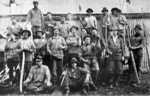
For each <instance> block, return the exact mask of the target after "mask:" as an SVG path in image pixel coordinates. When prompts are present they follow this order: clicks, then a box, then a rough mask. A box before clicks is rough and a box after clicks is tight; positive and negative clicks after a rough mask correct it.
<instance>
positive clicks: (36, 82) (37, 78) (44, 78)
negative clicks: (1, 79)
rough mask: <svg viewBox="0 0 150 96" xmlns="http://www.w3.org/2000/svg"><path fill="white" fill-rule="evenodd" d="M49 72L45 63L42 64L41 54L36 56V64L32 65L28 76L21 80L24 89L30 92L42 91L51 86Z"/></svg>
mask: <svg viewBox="0 0 150 96" xmlns="http://www.w3.org/2000/svg"><path fill="white" fill-rule="evenodd" d="M50 80H51V74H50V70H49V68H48V67H47V66H46V65H43V58H42V56H41V55H38V56H37V57H36V65H34V66H32V67H31V69H30V73H29V75H28V78H27V79H26V80H25V81H24V82H23V85H24V89H25V90H27V91H31V92H42V91H45V89H46V88H48V87H51V86H52V83H51V81H50Z"/></svg>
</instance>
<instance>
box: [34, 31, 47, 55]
mask: <svg viewBox="0 0 150 96" xmlns="http://www.w3.org/2000/svg"><path fill="white" fill-rule="evenodd" d="M36 34H37V38H36V39H34V44H35V47H36V53H38V51H39V49H40V48H42V47H43V46H44V45H45V44H46V43H47V40H46V39H45V38H44V37H43V35H44V32H43V31H42V30H41V29H39V30H37V31H36Z"/></svg>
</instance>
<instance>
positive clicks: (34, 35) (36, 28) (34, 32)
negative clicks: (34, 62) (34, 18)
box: [31, 26, 41, 38]
mask: <svg viewBox="0 0 150 96" xmlns="http://www.w3.org/2000/svg"><path fill="white" fill-rule="evenodd" d="M40 28H41V27H40V26H32V28H31V30H32V34H33V38H36V31H37V30H39V29H40Z"/></svg>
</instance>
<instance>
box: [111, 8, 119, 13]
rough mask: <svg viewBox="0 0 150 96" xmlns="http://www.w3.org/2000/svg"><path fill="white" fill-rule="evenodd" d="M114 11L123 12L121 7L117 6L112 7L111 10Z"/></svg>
mask: <svg viewBox="0 0 150 96" xmlns="http://www.w3.org/2000/svg"><path fill="white" fill-rule="evenodd" d="M113 11H117V12H119V13H121V10H120V9H119V8H116V7H115V8H112V9H111V12H113Z"/></svg>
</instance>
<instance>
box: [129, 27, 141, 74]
mask: <svg viewBox="0 0 150 96" xmlns="http://www.w3.org/2000/svg"><path fill="white" fill-rule="evenodd" d="M141 30H142V28H141V25H139V24H137V25H136V26H135V28H134V31H135V34H134V35H133V36H132V37H131V38H130V43H131V45H130V46H129V47H130V49H131V50H132V52H133V55H134V59H135V64H136V69H137V72H138V74H139V75H140V67H141V61H142V58H143V43H144V37H143V36H142V34H141ZM129 69H130V71H131V72H133V66H132V62H131V60H129Z"/></svg>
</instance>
